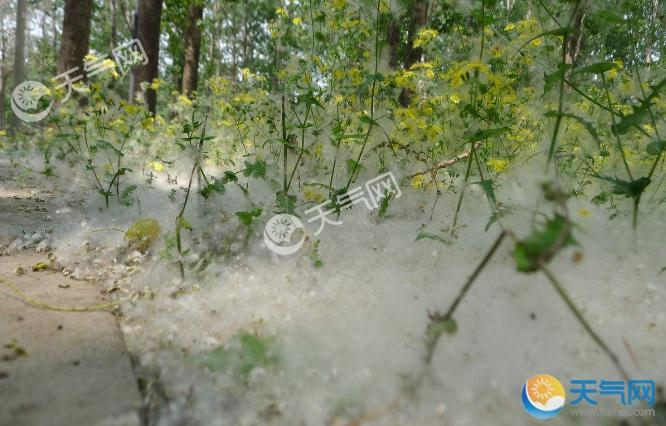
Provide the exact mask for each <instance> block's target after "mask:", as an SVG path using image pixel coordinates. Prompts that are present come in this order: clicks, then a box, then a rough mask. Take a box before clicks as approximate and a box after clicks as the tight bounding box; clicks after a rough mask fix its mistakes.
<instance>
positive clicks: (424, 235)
mask: <svg viewBox="0 0 666 426" xmlns="http://www.w3.org/2000/svg"><path fill="white" fill-rule="evenodd" d="M419 240H433V241H439V242H440V243H442V244H444V245H447V246H448V245H451V243H452V242H451V241H448V240H445V239H444V238H442V237H440V236H439V235H437V234H433V233H430V232H426V231H419V232H418V234H416V240H414V241H419Z"/></svg>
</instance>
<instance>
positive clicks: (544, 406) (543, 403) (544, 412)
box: [521, 374, 566, 420]
mask: <svg viewBox="0 0 666 426" xmlns="http://www.w3.org/2000/svg"><path fill="white" fill-rule="evenodd" d="M521 399H522V402H523V407H524V408H525V411H527V412H528V413H529V414H530V415H531V416H533V417H536V418H537V419H542V420H545V419H550V418H552V417H555V416H556V415H557V413H559V412H560V410H561V409H562V407H563V406H564V403H565V401H566V393H565V392H564V386H562V383H561V382H560V381H559V380H558V379H557V378H555V377H553V376H551V375H550V374H537V375H536V376H532V377H530V378H529V379H528V380H527V382H525V384H524V385H523V390H522V392H521Z"/></svg>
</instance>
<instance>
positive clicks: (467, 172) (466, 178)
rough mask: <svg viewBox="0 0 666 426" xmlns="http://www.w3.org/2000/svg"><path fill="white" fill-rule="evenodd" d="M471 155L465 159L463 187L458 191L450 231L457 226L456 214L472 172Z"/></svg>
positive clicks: (458, 211)
mask: <svg viewBox="0 0 666 426" xmlns="http://www.w3.org/2000/svg"><path fill="white" fill-rule="evenodd" d="M472 145H474V144H472ZM472 157H473V156H472V155H469V156H468V157H467V170H466V171H465V180H464V182H463V187H462V189H461V190H460V197H458V205H456V212H455V213H454V214H453V225H451V229H455V227H456V225H457V224H458V214H459V213H460V208H461V207H462V202H463V198H464V196H465V189H466V188H467V181H468V180H469V175H470V173H471V172H472Z"/></svg>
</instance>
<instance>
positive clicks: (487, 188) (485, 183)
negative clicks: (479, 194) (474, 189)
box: [474, 179, 497, 204]
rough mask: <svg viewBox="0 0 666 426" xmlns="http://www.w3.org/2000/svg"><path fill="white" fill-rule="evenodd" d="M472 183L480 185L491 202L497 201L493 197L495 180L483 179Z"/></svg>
mask: <svg viewBox="0 0 666 426" xmlns="http://www.w3.org/2000/svg"><path fill="white" fill-rule="evenodd" d="M474 183H475V184H477V185H479V186H481V188H482V189H483V192H485V194H486V197H488V199H489V200H490V201H491V202H492V203H493V204H495V203H496V202H497V199H496V198H495V182H494V181H493V180H492V179H484V180H481V181H479V182H474Z"/></svg>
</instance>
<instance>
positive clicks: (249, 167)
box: [243, 160, 266, 178]
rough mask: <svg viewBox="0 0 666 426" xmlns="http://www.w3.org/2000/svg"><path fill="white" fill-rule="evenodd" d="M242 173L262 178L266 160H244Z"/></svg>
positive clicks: (264, 173) (264, 172)
mask: <svg viewBox="0 0 666 426" xmlns="http://www.w3.org/2000/svg"><path fill="white" fill-rule="evenodd" d="M243 175H245V176H251V177H255V178H263V177H264V176H265V175H266V162H265V161H263V160H257V161H256V162H255V163H251V162H249V161H247V160H245V170H243Z"/></svg>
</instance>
